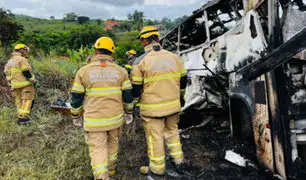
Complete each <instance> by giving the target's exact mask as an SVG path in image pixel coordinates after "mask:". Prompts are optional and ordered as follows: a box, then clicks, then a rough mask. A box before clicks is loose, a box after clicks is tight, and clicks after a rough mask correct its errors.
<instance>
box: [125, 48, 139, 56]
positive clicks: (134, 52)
mask: <svg viewBox="0 0 306 180" xmlns="http://www.w3.org/2000/svg"><path fill="white" fill-rule="evenodd" d="M126 54H127V55H130V54H132V55H136V54H137V53H136V51H135V50H134V49H131V50H129V51H128V52H126Z"/></svg>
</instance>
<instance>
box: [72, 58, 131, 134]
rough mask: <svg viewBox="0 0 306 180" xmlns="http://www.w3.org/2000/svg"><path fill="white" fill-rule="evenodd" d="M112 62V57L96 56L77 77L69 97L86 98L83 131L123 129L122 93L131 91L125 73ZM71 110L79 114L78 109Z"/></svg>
mask: <svg viewBox="0 0 306 180" xmlns="http://www.w3.org/2000/svg"><path fill="white" fill-rule="evenodd" d="M112 61H113V59H112V57H111V56H107V55H96V56H94V57H93V59H92V60H91V63H90V64H88V65H86V66H84V67H83V68H81V69H80V70H79V71H78V73H77V74H76V77H75V81H74V85H73V87H72V93H83V94H85V98H84V101H83V104H82V105H83V109H84V129H85V131H109V130H112V129H116V128H118V127H120V126H122V125H123V122H124V119H123V114H124V105H125V106H126V104H124V102H123V93H124V92H125V91H131V89H132V84H131V82H130V80H129V77H128V73H127V71H126V70H125V69H124V68H122V67H120V66H118V65H116V64H114V63H113V62H112ZM130 104H132V100H131V103H130ZM127 107H129V108H130V109H132V108H133V106H132V105H129V106H127ZM73 109H75V110H76V112H80V111H81V109H80V108H79V109H78V107H74V108H73ZM77 109H78V110H77ZM72 111H73V110H72Z"/></svg>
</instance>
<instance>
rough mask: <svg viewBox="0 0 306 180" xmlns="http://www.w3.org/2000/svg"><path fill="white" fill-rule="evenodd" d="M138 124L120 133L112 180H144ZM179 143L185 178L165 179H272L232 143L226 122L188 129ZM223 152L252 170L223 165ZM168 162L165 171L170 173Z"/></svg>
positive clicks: (248, 151) (249, 152)
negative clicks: (241, 159) (240, 158)
mask: <svg viewBox="0 0 306 180" xmlns="http://www.w3.org/2000/svg"><path fill="white" fill-rule="evenodd" d="M141 124H142V123H141V121H140V120H139V119H138V120H136V121H135V122H134V124H133V125H132V127H125V128H124V130H123V131H124V134H125V136H122V137H121V140H120V143H121V144H120V145H121V151H120V154H119V162H118V171H119V174H118V175H117V177H116V179H145V177H144V176H142V175H140V174H139V173H138V170H139V167H140V166H142V165H146V164H147V162H148V160H147V157H146V142H145V136H144V132H143V129H142V125H141ZM135 134H137V136H135ZM181 140H182V143H183V151H184V155H185V159H186V164H187V167H186V168H187V169H186V170H188V173H189V174H188V175H186V176H184V177H180V178H173V177H171V176H168V177H167V178H166V179H227V180H228V179H273V176H271V175H270V174H269V173H267V172H265V171H264V170H263V169H260V168H259V165H258V164H257V162H256V157H255V156H254V154H255V150H254V148H253V147H252V146H250V145H247V144H241V142H235V141H233V140H232V138H231V137H230V130H229V123H228V120H227V119H224V118H222V117H218V118H215V119H213V120H212V121H211V122H210V123H208V124H207V125H206V126H204V127H201V128H195V129H190V130H188V131H186V132H184V133H182V134H181ZM227 150H233V151H234V152H236V153H238V154H241V155H242V156H243V157H245V158H246V159H249V160H250V161H251V162H252V163H254V164H255V165H256V168H252V167H247V168H241V167H239V166H237V165H234V164H232V163H230V162H228V161H226V160H225V159H224V157H225V152H226V151H227ZM168 159H169V158H168ZM169 161H170V160H168V162H167V165H168V167H167V169H168V170H169V172H173V168H172V167H171V166H170V164H171V163H169Z"/></svg>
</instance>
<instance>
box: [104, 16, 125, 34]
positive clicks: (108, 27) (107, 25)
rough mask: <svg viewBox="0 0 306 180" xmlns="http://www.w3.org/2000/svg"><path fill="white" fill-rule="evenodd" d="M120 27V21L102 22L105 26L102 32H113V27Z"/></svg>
mask: <svg viewBox="0 0 306 180" xmlns="http://www.w3.org/2000/svg"><path fill="white" fill-rule="evenodd" d="M120 25H121V22H120V21H117V20H111V19H109V20H106V21H105V22H104V26H105V28H104V30H105V31H106V30H113V28H114V27H115V26H120Z"/></svg>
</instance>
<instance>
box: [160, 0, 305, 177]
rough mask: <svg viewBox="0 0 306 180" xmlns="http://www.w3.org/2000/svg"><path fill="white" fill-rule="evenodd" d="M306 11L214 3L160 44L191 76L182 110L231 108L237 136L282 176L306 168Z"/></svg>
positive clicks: (297, 1) (287, 2)
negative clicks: (252, 147) (251, 146)
mask: <svg viewBox="0 0 306 180" xmlns="http://www.w3.org/2000/svg"><path fill="white" fill-rule="evenodd" d="M305 10H306V6H305V4H304V2H303V1H302V0H294V1H291V0H279V1H276V0H214V1H210V2H208V3H207V4H206V5H204V6H203V7H201V8H200V9H199V10H197V11H195V12H193V15H192V16H190V17H189V18H188V19H187V20H186V21H184V22H183V23H181V24H180V25H179V27H177V28H175V29H174V30H172V31H171V32H169V33H168V34H167V35H166V36H165V37H163V38H162V40H161V44H162V46H163V48H164V49H167V50H169V51H172V52H175V53H177V54H178V55H179V56H181V58H182V59H183V60H184V63H185V67H186V69H187V71H188V79H189V84H188V87H187V90H186V95H185V101H186V102H185V105H184V107H183V111H186V110H188V109H195V110H198V111H199V112H202V113H203V114H205V113H212V114H213V113H216V114H217V113H220V111H222V110H225V109H229V116H230V123H231V134H232V136H233V137H234V138H237V139H240V140H248V141H250V142H252V143H254V145H255V146H256V151H257V158H258V161H259V162H260V163H261V164H262V165H263V166H265V167H266V168H267V169H269V170H270V171H272V172H274V173H276V174H279V175H280V176H281V177H282V178H284V179H292V178H296V177H298V175H299V174H300V172H303V170H304V171H305V169H303V168H302V165H303V163H304V164H306V76H305V74H306V61H305V60H306V51H305V47H306V28H305V27H306V11H305Z"/></svg>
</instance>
